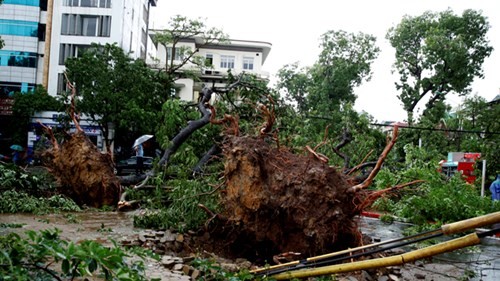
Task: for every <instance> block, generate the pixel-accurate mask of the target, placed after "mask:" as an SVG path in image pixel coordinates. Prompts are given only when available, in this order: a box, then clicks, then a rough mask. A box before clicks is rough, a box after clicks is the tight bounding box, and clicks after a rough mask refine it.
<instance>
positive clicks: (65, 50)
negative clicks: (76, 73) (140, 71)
mask: <svg viewBox="0 0 500 281" xmlns="http://www.w3.org/2000/svg"><path fill="white" fill-rule="evenodd" d="M55 3H58V4H55ZM156 3H157V0H62V1H54V4H55V5H54V9H53V17H52V19H53V20H52V36H51V43H50V45H51V47H50V64H49V68H48V69H49V74H48V77H49V78H48V81H49V82H48V86H47V90H48V92H49V93H50V94H55V93H58V92H61V91H63V90H65V81H64V77H63V72H64V69H65V68H64V62H65V61H66V59H67V58H70V57H77V56H78V53H79V52H81V50H82V49H85V48H88V46H90V44H91V43H99V44H102V45H104V44H106V43H109V44H113V43H116V44H117V45H118V46H119V47H120V48H122V49H123V50H124V51H125V52H126V53H130V56H131V57H132V58H134V59H135V58H143V59H145V58H146V56H147V55H148V53H149V54H151V53H152V51H151V50H152V49H151V48H152V47H153V46H152V43H151V38H150V37H149V36H147V34H148V22H149V14H150V8H151V7H154V6H156Z"/></svg>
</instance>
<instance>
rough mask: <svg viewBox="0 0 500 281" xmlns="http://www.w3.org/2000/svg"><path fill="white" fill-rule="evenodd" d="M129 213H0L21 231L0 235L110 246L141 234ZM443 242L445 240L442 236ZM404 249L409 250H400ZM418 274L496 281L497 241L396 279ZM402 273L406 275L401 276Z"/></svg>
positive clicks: (391, 229) (378, 228)
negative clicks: (38, 234)
mask: <svg viewBox="0 0 500 281" xmlns="http://www.w3.org/2000/svg"><path fill="white" fill-rule="evenodd" d="M132 216H133V213H122V212H82V213H69V214H67V213H66V214H50V215H43V216H35V215H29V214H0V224H2V223H3V224H8V223H15V224H23V227H22V228H6V227H0V235H5V234H7V233H9V232H12V231H15V232H18V233H24V231H26V230H28V229H30V230H41V229H53V228H58V229H60V230H61V231H62V233H61V237H62V238H64V239H68V240H71V241H74V242H78V241H80V240H87V239H90V240H96V241H99V242H101V243H104V244H109V245H111V239H113V240H115V241H119V240H120V239H122V238H126V237H129V236H132V235H134V234H136V233H138V232H140V231H141V229H136V228H134V226H133V220H132ZM359 225H360V228H361V231H362V232H363V233H364V234H366V235H369V236H370V237H372V238H374V239H377V241H386V240H390V239H396V238H401V237H403V235H402V231H403V230H404V229H405V228H406V227H408V226H410V225H409V224H404V223H398V222H395V223H393V224H384V223H381V222H380V221H379V220H377V219H371V218H365V217H362V218H360V219H359ZM443 239H449V238H447V237H444V238H443ZM404 250H412V249H411V248H404ZM418 272H422V273H421V274H423V275H424V276H425V280H457V279H459V278H462V277H463V276H464V275H465V274H466V273H467V272H473V273H475V275H476V276H475V277H473V278H471V279H463V280H475V281H478V280H483V281H497V280H500V239H495V238H484V239H482V244H481V245H478V246H473V247H469V248H466V249H462V250H459V251H455V252H451V253H445V254H441V255H438V256H435V257H433V258H432V261H431V262H430V263H428V262H427V261H426V262H425V266H424V265H420V266H415V265H405V266H404V272H403V275H402V276H401V279H400V280H415V273H418ZM405 274H406V275H405Z"/></svg>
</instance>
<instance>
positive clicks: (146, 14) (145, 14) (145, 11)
mask: <svg viewBox="0 0 500 281" xmlns="http://www.w3.org/2000/svg"><path fill="white" fill-rule="evenodd" d="M148 18H149V12H148V8H146V5H143V6H142V20H143V21H144V22H145V23H146V24H148Z"/></svg>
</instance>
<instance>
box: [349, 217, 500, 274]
mask: <svg viewBox="0 0 500 281" xmlns="http://www.w3.org/2000/svg"><path fill="white" fill-rule="evenodd" d="M359 225H360V228H361V231H362V232H363V233H364V234H367V235H369V236H370V237H372V238H376V239H380V240H381V241H387V240H390V239H396V238H401V237H403V235H402V232H403V230H404V229H405V228H407V227H409V226H411V225H410V224H405V223H399V222H394V223H392V224H384V223H382V222H380V221H379V220H377V219H372V218H365V217H362V218H360V220H359ZM447 239H451V238H450V237H442V238H440V239H439V240H440V241H443V240H447ZM404 250H406V251H408V250H414V248H413V249H412V248H411V247H405V248H404ZM426 262H427V261H426ZM431 262H432V263H434V264H435V265H433V266H432V267H431V268H434V269H433V270H437V271H438V272H441V273H442V272H444V271H447V270H450V271H453V268H455V269H456V272H455V273H453V272H450V274H454V275H457V274H458V275H465V274H467V272H468V271H472V272H473V273H474V274H475V275H476V276H474V277H472V278H470V279H464V280H475V281H479V280H483V281H498V280H500V239H498V238H493V237H486V238H483V239H481V244H480V245H477V246H472V247H468V248H465V249H461V250H458V251H454V252H450V253H444V254H440V255H437V256H434V257H433V258H432V260H431ZM426 280H430V279H428V278H426ZM435 280H436V279H435ZM437 280H454V278H451V279H445V277H444V276H443V277H442V279H437Z"/></svg>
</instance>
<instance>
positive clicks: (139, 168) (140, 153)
mask: <svg viewBox="0 0 500 281" xmlns="http://www.w3.org/2000/svg"><path fill="white" fill-rule="evenodd" d="M134 149H135V159H136V161H137V162H136V165H135V174H136V175H139V174H142V172H143V167H144V159H143V157H144V147H143V146H142V143H141V144H139V145H136V146H135V147H134Z"/></svg>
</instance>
